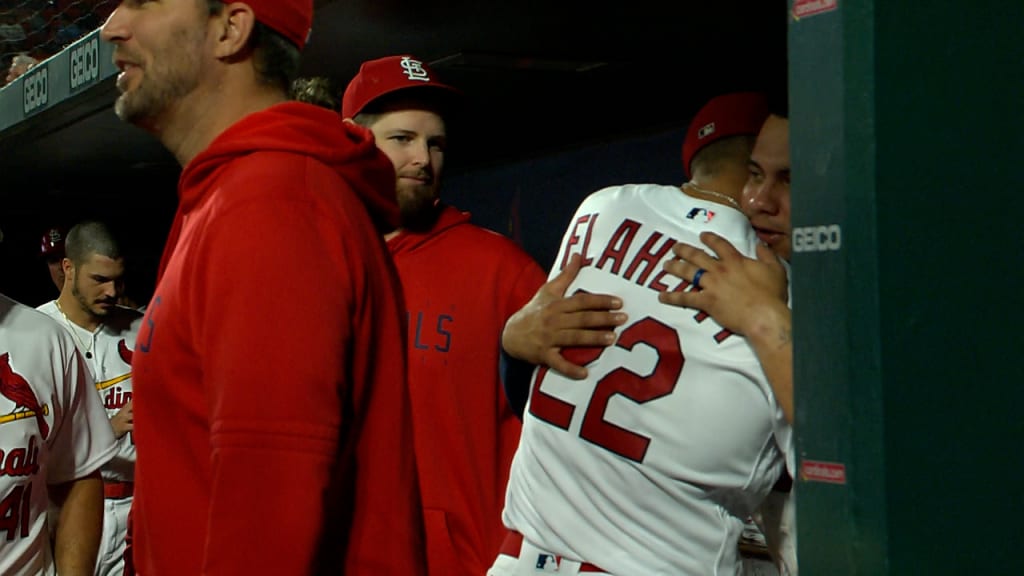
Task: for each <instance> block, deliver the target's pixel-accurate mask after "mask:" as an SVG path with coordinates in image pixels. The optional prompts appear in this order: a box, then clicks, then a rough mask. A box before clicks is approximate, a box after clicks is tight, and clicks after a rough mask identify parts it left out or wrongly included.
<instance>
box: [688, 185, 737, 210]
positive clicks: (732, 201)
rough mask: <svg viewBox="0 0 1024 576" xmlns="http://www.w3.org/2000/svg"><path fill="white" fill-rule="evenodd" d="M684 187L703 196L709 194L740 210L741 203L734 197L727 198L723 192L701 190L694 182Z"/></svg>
mask: <svg viewBox="0 0 1024 576" xmlns="http://www.w3.org/2000/svg"><path fill="white" fill-rule="evenodd" d="M683 186H688V187H690V188H691V189H692V190H694V191H696V192H700V193H701V194H707V195H708V196H711V197H713V198H718V199H719V200H723V201H725V203H726V204H728V205H730V206H732V207H733V208H735V209H737V210H739V209H740V203H739V202H737V201H736V199H735V198H733V197H732V196H727V195H725V194H722V193H721V192H715V191H714V190H708V189H707V188H701V187H700V186H697V185H696V184H694V183H693V182H687V183H685V184H683Z"/></svg>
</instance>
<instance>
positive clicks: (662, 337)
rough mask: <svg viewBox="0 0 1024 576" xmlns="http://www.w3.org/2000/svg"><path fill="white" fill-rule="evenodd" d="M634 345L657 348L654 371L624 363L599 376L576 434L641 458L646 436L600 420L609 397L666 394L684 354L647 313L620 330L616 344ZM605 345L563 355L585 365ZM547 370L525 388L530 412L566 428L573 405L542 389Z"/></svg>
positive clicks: (672, 336)
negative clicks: (640, 371)
mask: <svg viewBox="0 0 1024 576" xmlns="http://www.w3.org/2000/svg"><path fill="white" fill-rule="evenodd" d="M637 344H648V345H650V346H651V347H653V348H654V349H655V350H656V351H657V354H658V359H657V361H656V364H655V366H654V370H652V371H651V374H650V375H648V376H640V375H639V374H637V373H635V372H633V371H632V370H630V369H629V368H625V367H619V368H616V369H614V370H612V371H611V372H609V373H608V374H606V375H605V376H604V377H603V378H601V379H600V380H598V381H597V384H596V385H595V386H594V392H593V394H592V395H591V397H590V402H589V404H588V405H587V411H586V413H585V414H584V415H583V424H582V425H581V426H580V438H583V439H584V440H586V441H588V442H591V443H593V444H595V445H597V446H600V447H601V448H604V449H606V450H610V451H611V452H614V453H616V454H618V455H620V456H622V457H624V458H629V459H630V460H634V461H636V462H643V460H644V456H646V455H647V448H648V446H649V445H650V443H651V439H650V438H649V437H647V436H644V435H642V434H638V433H636V432H633V431H632V430H627V429H625V428H623V427H621V426H619V425H617V424H613V423H611V422H608V421H607V420H605V419H604V414H605V411H606V410H607V409H608V402H609V401H610V400H611V399H612V398H613V397H615V396H616V395H622V396H625V397H626V398H629V399H630V400H632V401H633V402H636V403H637V404H643V403H645V402H650V401H651V400H656V399H658V398H662V397H665V396H668V395H669V394H671V393H672V391H673V390H675V387H676V384H677V383H678V382H679V375H680V374H681V373H682V371H683V364H685V363H686V358H685V357H684V356H683V351H682V348H680V346H679V337H678V336H677V334H676V331H675V330H673V329H672V328H670V327H669V326H666V325H665V324H662V323H661V322H659V321H658V320H655V319H653V318H650V317H648V318H644V319H642V320H640V321H638V322H636V323H635V324H633V325H632V326H630V327H629V328H626V329H625V330H623V331H622V334H621V335H620V336H619V340H618V341H617V342H616V343H615V346H617V347H619V348H623V349H625V350H630V351H631V350H633V348H634V347H635V346H636V345H637ZM606 350H607V349H606V348H576V349H567V350H565V351H564V355H565V357H566V359H568V360H570V361H572V362H574V363H576V364H579V365H586V364H589V363H591V362H593V361H594V360H596V359H597V358H598V357H600V356H601V354H603V353H605V351H606ZM547 372H548V369H547V368H541V369H540V370H538V371H537V376H536V377H535V378H534V381H533V390H532V391H531V392H530V414H532V415H534V416H536V417H537V418H539V419H541V420H543V421H545V422H547V423H548V424H551V425H553V426H557V427H559V428H561V429H563V430H568V429H569V424H570V423H571V422H572V417H573V414H574V413H575V412H576V406H575V405H573V404H571V403H569V402H566V401H564V400H560V399H558V398H555V397H554V396H552V395H550V394H547V393H545V392H544V391H542V390H541V384H542V383H543V381H544V376H545V375H547Z"/></svg>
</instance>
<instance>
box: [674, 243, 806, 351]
mask: <svg viewBox="0 0 1024 576" xmlns="http://www.w3.org/2000/svg"><path fill="white" fill-rule="evenodd" d="M700 238H701V241H702V242H704V243H705V244H706V245H707V247H708V248H710V249H711V250H712V251H713V252H714V253H715V254H716V255H717V256H718V257H717V258H715V257H713V256H711V255H709V254H708V253H707V252H705V251H704V250H702V249H701V248H698V247H697V246H692V245H689V244H684V243H679V244H676V245H675V246H673V247H672V252H673V253H674V254H675V256H676V257H675V258H674V259H672V260H670V261H668V262H666V263H665V270H666V271H668V272H669V273H670V274H672V275H674V276H678V277H680V278H684V279H686V280H690V281H692V280H693V276H694V274H695V273H696V272H697V270H698V269H700V268H703V269H704V271H705V272H704V274H702V275H701V278H700V282H699V285H700V290H693V291H686V292H662V293H661V294H660V295H659V296H658V299H659V300H661V301H662V302H664V303H666V304H672V305H674V306H683V307H686V308H696V309H698V310H702V311H704V312H707V313H708V314H710V315H711V317H712V318H714V319H715V321H716V322H718V323H719V324H721V325H722V327H723V328H726V329H728V330H731V331H732V332H735V333H737V334H742V335H749V333H750V331H751V330H753V328H754V326H755V325H756V323H757V322H759V321H760V318H761V317H762V316H764V313H765V312H766V311H767V310H772V309H774V308H777V307H779V306H780V305H781V306H783V307H785V306H786V305H787V302H788V300H789V298H788V295H787V294H788V292H787V291H788V283H787V282H788V281H787V279H786V270H785V267H784V266H783V264H782V263H781V262H780V261H779V258H778V257H777V256H775V254H774V253H773V252H772V251H771V249H769V248H768V247H767V246H764V245H759V246H758V247H757V259H756V260H755V259H752V258H747V257H745V256H743V255H742V254H740V253H739V251H737V250H736V248H735V247H733V245H732V244H730V243H729V241H728V240H726V239H724V238H722V237H721V236H717V235H715V234H713V233H711V232H705V233H703V234H701V237H700Z"/></svg>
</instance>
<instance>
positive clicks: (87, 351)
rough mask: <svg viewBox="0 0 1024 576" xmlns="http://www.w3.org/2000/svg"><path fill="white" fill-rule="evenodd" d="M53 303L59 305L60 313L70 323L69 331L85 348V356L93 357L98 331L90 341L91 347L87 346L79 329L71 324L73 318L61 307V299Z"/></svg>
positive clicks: (66, 322)
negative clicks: (69, 317) (79, 333)
mask: <svg viewBox="0 0 1024 576" xmlns="http://www.w3.org/2000/svg"><path fill="white" fill-rule="evenodd" d="M53 303H54V304H56V305H57V310H59V311H60V315H61V316H63V317H64V323H65V324H67V325H68V332H71V337H72V338H74V339H75V342H77V343H78V344H79V346H80V347H81V349H82V350H85V357H86V358H92V347H93V345H94V344H96V338H95V337H96V333H95V332H93V338H92V339H91V341H90V342H89V347H88V348H86V346H85V342H82V339H81V338H79V337H78V330H75V327H74V326H72V324H71V320H69V319H68V315H67V314H65V313H64V309H63V308H61V306H60V300H54V301H53Z"/></svg>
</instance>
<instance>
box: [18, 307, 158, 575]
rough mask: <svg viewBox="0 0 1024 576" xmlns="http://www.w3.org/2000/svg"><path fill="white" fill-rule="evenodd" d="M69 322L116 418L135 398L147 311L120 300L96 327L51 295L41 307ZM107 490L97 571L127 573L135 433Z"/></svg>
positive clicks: (123, 446) (106, 472) (117, 459)
mask: <svg viewBox="0 0 1024 576" xmlns="http://www.w3.org/2000/svg"><path fill="white" fill-rule="evenodd" d="M38 310H39V311H41V312H43V313H45V314H47V315H48V316H50V317H51V318H53V319H54V320H56V321H57V323H58V324H60V325H62V326H64V327H65V328H66V329H67V330H68V331H69V332H71V334H72V337H73V339H74V341H75V345H76V346H78V351H79V352H80V353H81V354H82V357H83V358H84V359H85V363H86V365H87V366H88V367H89V372H90V373H91V374H92V377H93V379H94V380H95V382H96V390H97V391H98V392H99V395H100V399H101V400H102V401H103V406H104V407H105V408H106V410H107V418H113V417H114V416H115V415H116V414H117V413H118V412H119V411H120V410H121V409H122V408H123V407H124V405H125V404H127V403H128V401H129V400H131V398H132V379H131V375H132V373H131V371H132V366H131V359H132V353H133V352H134V351H135V336H136V335H137V334H138V333H139V327H140V325H141V323H142V316H143V314H142V312H139V311H138V310H135V309H133V308H128V307H125V306H118V307H117V308H115V309H114V311H113V312H111V314H110V315H109V316H108V317H107V318H106V319H105V320H104V321H103V324H101V325H100V326H99V328H97V329H96V330H95V331H94V332H90V331H88V330H86V329H85V328H82V327H81V326H79V325H78V324H75V323H74V322H71V321H70V320H68V319H67V317H66V316H64V314H63V313H62V312H61V311H60V309H59V308H58V307H57V303H56V301H55V300H51V301H49V302H47V303H45V304H43V305H41V306H39V307H38ZM102 474H103V483H104V492H105V494H106V498H104V504H103V510H104V521H103V539H102V540H101V542H100V551H99V555H98V556H97V558H96V576H111V575H116V576H121V574H122V573H123V572H124V547H125V538H126V536H127V534H128V512H129V510H131V506H132V496H131V494H132V486H133V482H134V481H135V441H134V438H133V436H132V434H131V433H128V434H125V435H124V436H122V437H121V438H119V439H118V440H117V454H115V455H114V457H113V458H112V459H111V460H110V462H108V463H107V464H106V465H105V466H104V467H103V469H102Z"/></svg>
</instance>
